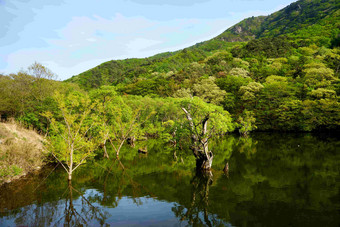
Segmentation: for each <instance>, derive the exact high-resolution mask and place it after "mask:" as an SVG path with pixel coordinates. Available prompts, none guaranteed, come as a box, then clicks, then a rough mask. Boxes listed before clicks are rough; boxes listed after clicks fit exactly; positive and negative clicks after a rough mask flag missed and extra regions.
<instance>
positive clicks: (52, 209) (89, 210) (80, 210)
mask: <svg viewBox="0 0 340 227" xmlns="http://www.w3.org/2000/svg"><path fill="white" fill-rule="evenodd" d="M79 196H80V197H79ZM61 198H65V200H58V201H53V202H46V203H43V204H38V205H36V204H33V205H30V206H25V207H23V208H21V209H20V212H19V213H17V214H16V215H15V223H16V225H25V226H60V225H64V226H84V225H85V226H88V225H91V224H93V223H98V224H100V225H104V224H105V220H106V219H107V216H108V213H107V212H104V211H103V210H102V209H100V208H99V207H96V206H94V205H93V204H92V203H91V202H90V201H89V200H88V199H87V198H86V197H85V196H84V195H83V193H81V192H80V191H78V190H77V189H76V188H74V187H73V186H72V183H71V181H70V182H69V184H68V187H67V188H66V190H65V192H64V193H63V195H61ZM79 198H80V199H81V200H80V201H81V202H80V201H79Z"/></svg>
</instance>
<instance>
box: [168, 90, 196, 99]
mask: <svg viewBox="0 0 340 227" xmlns="http://www.w3.org/2000/svg"><path fill="white" fill-rule="evenodd" d="M173 96H174V98H190V97H192V96H193V94H192V91H191V89H190V88H181V89H179V90H177V91H176V92H175V93H174V95H173Z"/></svg>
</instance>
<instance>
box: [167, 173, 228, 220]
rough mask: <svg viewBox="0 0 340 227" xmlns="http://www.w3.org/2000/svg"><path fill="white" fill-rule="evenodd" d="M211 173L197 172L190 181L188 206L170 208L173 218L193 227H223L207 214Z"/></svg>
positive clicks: (215, 217)
mask: <svg viewBox="0 0 340 227" xmlns="http://www.w3.org/2000/svg"><path fill="white" fill-rule="evenodd" d="M212 181H213V179H212V174H211V173H200V172H197V173H196V175H195V176H194V178H193V179H192V181H191V185H192V197H191V202H190V204H189V206H188V207H187V208H186V207H185V206H183V205H176V204H175V206H174V207H173V208H172V211H173V212H174V214H175V216H176V217H177V218H179V220H180V221H185V220H186V221H187V222H188V224H189V225H193V226H225V225H226V223H224V222H223V221H221V220H220V219H219V218H218V217H217V216H216V215H215V214H211V213H209V212H208V208H209V188H210V185H211V184H212Z"/></svg>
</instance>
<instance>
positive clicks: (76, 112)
mask: <svg viewBox="0 0 340 227" xmlns="http://www.w3.org/2000/svg"><path fill="white" fill-rule="evenodd" d="M54 98H55V100H56V102H57V104H58V113H54V114H53V113H51V112H46V113H44V116H45V117H47V118H48V119H49V120H50V133H49V136H48V138H47V139H48V143H47V150H48V151H50V152H51V153H52V155H53V156H54V157H55V158H56V159H57V160H58V161H59V162H60V163H61V164H62V165H63V167H64V168H65V170H66V171H67V172H68V175H69V179H71V178H72V172H73V171H74V170H75V169H76V168H77V167H78V166H79V165H80V164H82V163H84V162H85V161H86V159H87V158H88V157H90V156H93V155H94V154H93V151H94V150H95V149H96V148H97V145H98V141H97V140H98V138H93V137H91V136H89V135H90V133H91V129H92V127H93V126H94V125H95V124H97V122H98V119H97V116H96V114H94V113H93V112H92V110H93V108H94V106H95V104H94V103H91V100H90V99H89V97H88V96H87V95H84V94H81V93H78V92H72V93H70V94H68V95H67V96H65V95H63V94H60V93H59V92H56V93H55V96H54Z"/></svg>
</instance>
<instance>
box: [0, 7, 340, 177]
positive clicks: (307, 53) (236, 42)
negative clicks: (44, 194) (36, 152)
mask: <svg viewBox="0 0 340 227" xmlns="http://www.w3.org/2000/svg"><path fill="white" fill-rule="evenodd" d="M339 17H340V2H339V1H336V0H313V1H310V0H300V1H297V2H295V3H292V4H291V5H289V6H287V7H286V8H284V9H282V10H280V11H278V12H276V13H274V14H272V15H269V16H261V17H252V18H248V19H245V20H244V21H241V22H240V23H238V24H237V25H235V26H233V27H231V28H229V29H228V30H226V31H225V32H224V33H223V34H221V35H219V36H218V37H216V38H214V39H212V40H209V41H206V42H202V43H198V44H196V45H194V46H192V47H188V48H186V49H183V50H179V51H176V52H171V53H170V52H169V53H162V54H159V55H155V56H153V57H150V58H143V59H126V60H114V61H109V62H106V63H103V64H101V65H99V66H97V67H95V68H93V69H90V70H88V71H86V72H83V73H81V74H79V75H77V76H74V77H72V78H70V79H68V80H66V81H63V82H60V81H56V80H55V78H56V77H55V75H54V74H53V73H52V72H51V71H50V70H49V69H47V68H46V67H44V66H43V65H41V64H39V63H34V64H33V65H32V66H31V67H29V68H28V69H27V70H26V71H24V70H23V71H20V72H18V73H15V74H10V75H0V116H1V118H2V119H9V118H15V119H16V120H17V121H19V122H21V123H22V124H23V125H25V126H26V127H31V128H34V129H36V130H38V131H40V132H41V133H44V134H45V133H48V135H49V137H48V138H49V139H48V143H47V145H46V146H47V147H48V149H49V150H50V151H51V152H52V154H53V155H54V157H55V158H56V159H58V160H59V161H60V162H61V163H64V164H63V166H64V168H65V170H66V171H67V172H68V173H69V179H70V177H71V175H72V172H73V171H74V170H75V169H76V168H77V167H78V166H79V165H80V164H81V163H83V162H84V161H85V160H86V159H87V158H88V157H91V156H94V155H96V154H98V151H97V150H98V148H100V149H99V150H100V151H102V155H104V156H105V157H109V156H110V154H109V153H108V152H107V149H106V148H107V146H108V147H110V149H112V150H113V151H114V155H115V156H116V157H117V159H119V152H120V150H121V147H122V146H123V144H124V143H126V142H128V143H129V144H130V145H131V146H133V144H134V140H145V139H147V138H158V139H162V140H163V141H164V142H165V143H169V144H170V145H171V146H173V147H174V149H175V150H176V151H178V154H179V153H180V152H184V151H186V150H192V152H193V154H194V156H195V158H196V160H197V164H199V165H200V166H201V168H203V169H210V167H211V163H212V159H213V152H212V151H210V150H209V148H208V141H209V140H210V139H211V138H216V137H218V136H222V135H224V134H226V133H230V132H233V131H236V132H239V133H240V134H241V135H244V136H246V135H247V134H248V133H249V132H250V131H253V130H260V131H272V130H276V131H315V130H338V129H339V128H340V105H339V97H338V94H339V92H340V83H339V76H340V21H339ZM94 151H96V152H94ZM141 152H143V148H141Z"/></svg>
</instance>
